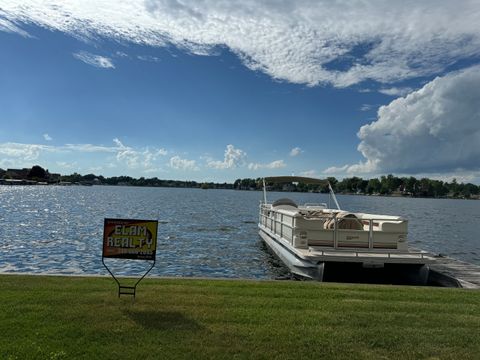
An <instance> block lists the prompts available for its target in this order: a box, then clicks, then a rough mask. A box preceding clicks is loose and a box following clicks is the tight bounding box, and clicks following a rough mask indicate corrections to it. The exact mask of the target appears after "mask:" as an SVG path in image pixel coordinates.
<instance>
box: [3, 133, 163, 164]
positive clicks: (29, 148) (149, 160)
mask: <svg viewBox="0 0 480 360" xmlns="http://www.w3.org/2000/svg"><path fill="white" fill-rule="evenodd" d="M113 142H114V144H115V146H103V145H92V144H65V145H60V146H51V145H39V144H22V143H11V142H9V143H0V155H3V157H5V158H6V159H4V160H5V161H7V160H8V161H10V160H11V161H13V164H15V163H20V162H22V163H25V162H31V161H35V160H38V159H39V158H40V157H41V155H42V154H45V153H56V154H63V156H65V154H68V153H78V154H88V153H91V154H100V153H106V154H109V153H111V154H115V158H116V160H117V162H118V163H119V164H125V165H126V166H127V167H128V168H130V169H141V170H143V171H148V170H150V169H156V168H158V166H157V165H158V164H157V163H158V159H159V157H161V156H165V155H166V154H167V153H168V152H167V151H166V150H165V149H162V148H148V147H147V148H132V147H129V146H126V145H124V144H123V143H122V142H121V141H120V140H119V139H117V138H115V139H113ZM55 164H56V165H57V166H59V167H63V168H67V167H69V166H68V164H69V163H68V162H66V161H64V160H60V161H56V162H55ZM73 164H74V165H76V163H73ZM109 165H110V167H112V166H113V165H114V164H109ZM107 167H108V166H107Z"/></svg>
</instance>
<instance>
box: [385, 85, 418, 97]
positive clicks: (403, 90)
mask: <svg viewBox="0 0 480 360" xmlns="http://www.w3.org/2000/svg"><path fill="white" fill-rule="evenodd" d="M412 91H413V89H412V88H410V87H391V88H388V89H379V90H378V92H381V93H382V94H385V95H390V96H405V95H407V94H409V93H411V92H412Z"/></svg>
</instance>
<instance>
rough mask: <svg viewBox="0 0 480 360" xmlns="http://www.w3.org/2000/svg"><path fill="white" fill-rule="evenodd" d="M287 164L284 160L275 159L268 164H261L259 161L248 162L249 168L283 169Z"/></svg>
mask: <svg viewBox="0 0 480 360" xmlns="http://www.w3.org/2000/svg"><path fill="white" fill-rule="evenodd" d="M286 166H287V164H285V162H284V161H283V160H275V161H272V162H271V163H268V164H259V163H250V164H248V168H249V169H250V170H258V169H281V168H284V167H286Z"/></svg>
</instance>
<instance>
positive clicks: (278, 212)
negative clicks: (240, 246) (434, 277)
mask: <svg viewBox="0 0 480 360" xmlns="http://www.w3.org/2000/svg"><path fill="white" fill-rule="evenodd" d="M272 183H304V184H317V185H324V186H325V187H327V188H328V189H329V193H330V197H331V199H333V202H334V203H335V205H336V209H331V208H329V207H328V206H327V205H326V204H324V203H321V204H308V203H307V204H305V205H298V204H296V203H295V202H294V201H293V200H291V199H287V198H282V199H279V200H277V201H275V202H273V203H268V201H267V184H272ZM407 224H408V221H407V220H406V219H404V218H402V217H400V216H388V215H376V214H367V213H353V212H348V211H345V210H342V209H340V206H339V204H338V201H337V198H336V197H335V193H334V192H333V189H332V187H331V185H330V183H329V182H328V181H326V180H320V179H314V178H306V177H298V176H282V177H268V178H265V179H264V180H263V203H262V204H261V205H260V214H259V224H258V227H259V229H260V236H261V237H262V239H263V240H264V241H265V243H266V244H267V245H268V246H269V247H270V248H271V249H272V250H273V252H274V253H275V254H276V255H277V256H278V257H279V258H280V259H281V260H282V261H283V262H284V263H285V265H286V266H287V267H288V268H289V270H290V271H291V273H292V274H294V275H295V276H297V277H301V278H308V279H313V280H318V281H323V280H324V276H325V268H326V267H327V268H328V267H329V266H331V268H335V269H337V271H338V269H342V268H344V269H350V270H346V271H356V270H352V269H355V268H357V269H371V268H397V269H398V268H399V269H401V272H402V273H403V272H404V273H408V275H409V279H413V282H414V283H416V284H425V283H426V282H427V280H428V273H429V267H428V264H429V263H431V262H433V261H434V258H433V257H431V256H430V255H429V254H427V253H426V252H424V251H419V250H412V249H409V248H408V245H407V233H408V229H407ZM328 264H330V265H328ZM355 266H356V267H355ZM367 271H368V270H367Z"/></svg>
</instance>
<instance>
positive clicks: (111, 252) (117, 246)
mask: <svg viewBox="0 0 480 360" xmlns="http://www.w3.org/2000/svg"><path fill="white" fill-rule="evenodd" d="M157 234H158V220H140V219H115V218H105V219H104V227H103V244H102V264H103V266H104V267H105V269H107V271H108V272H109V273H110V275H111V276H112V278H113V279H114V280H115V282H116V283H117V285H118V297H120V295H132V296H133V298H134V299H135V295H136V290H137V285H138V284H139V283H140V281H142V280H143V279H144V278H145V276H147V274H148V273H149V272H150V271H151V270H152V269H153V267H154V266H155V263H156V252H157ZM105 259H126V260H143V261H153V263H152V264H151V266H150V267H149V268H148V269H147V271H146V272H145V273H144V274H143V275H142V277H140V278H139V279H138V280H137V282H136V283H135V284H134V285H133V286H126V285H122V284H121V283H120V281H119V280H118V278H117V277H116V276H115V275H114V274H113V272H112V271H111V270H110V269H109V267H108V266H107V265H106V264H105Z"/></svg>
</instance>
